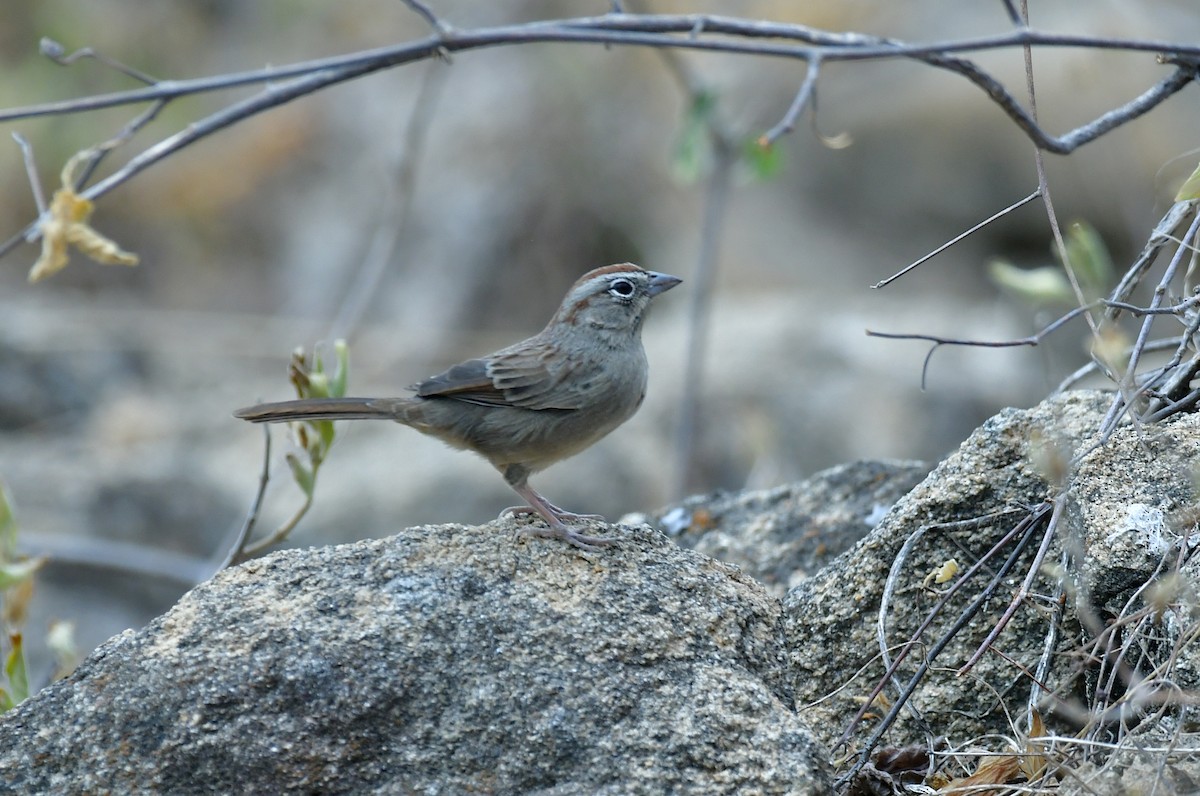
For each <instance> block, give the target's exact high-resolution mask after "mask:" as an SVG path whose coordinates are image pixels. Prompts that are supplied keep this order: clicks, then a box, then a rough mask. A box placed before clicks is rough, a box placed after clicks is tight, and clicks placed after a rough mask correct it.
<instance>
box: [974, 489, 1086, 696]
mask: <svg viewBox="0 0 1200 796" xmlns="http://www.w3.org/2000/svg"><path fill="white" fill-rule="evenodd" d="M1066 502H1067V498H1066V493H1065V492H1064V493H1063V494H1061V495H1059V496H1058V497H1057V498H1056V499H1055V500H1054V510H1053V512H1052V513H1051V514H1050V521H1049V522H1048V523H1046V530H1045V532H1044V533H1043V534H1042V544H1041V546H1040V547H1038V551H1037V555H1035V556H1034V557H1033V562H1032V563H1031V564H1030V565H1029V569H1028V570H1027V571H1026V573H1025V580H1024V581H1022V582H1021V588H1020V589H1019V590H1018V591H1017V593H1016V594H1015V595H1013V598H1012V601H1011V602H1009V604H1008V608H1006V609H1005V610H1004V613H1003V614H1001V616H1000V618H999V619H998V620H996V623H995V624H994V625H993V626H992V629H991V631H989V632H988V634H987V637H986V638H985V639H984V640H983V643H982V644H980V645H979V649H977V650H975V654H974V655H972V656H971V657H970V658H968V659H967V662H966V663H964V664H963V665H962V666H960V667H959V669H958V672H957V674H958V676H959V677H962V676H963V675H964V674H966V673H967V672H969V671H971V669H973V668H974V667H975V664H976V663H978V662H979V659H980V658H982V657H983V653H985V652H987V651H988V649H990V648H991V646H992V644H993V643H994V642H995V641H996V638H997V637H998V636H999V635H1000V633H1001V632H1003V630H1004V628H1005V627H1007V626H1008V623H1009V621H1010V620H1011V619H1012V617H1013V614H1015V613H1016V612H1017V609H1018V608H1019V607H1021V604H1022V603H1023V602H1024V601H1025V600H1026V598H1028V597H1029V594H1030V589H1031V588H1032V586H1033V579H1034V578H1035V577H1037V575H1038V573H1039V572H1040V571H1041V569H1042V562H1043V561H1044V560H1045V559H1046V553H1048V552H1049V551H1050V543H1051V542H1052V541H1053V540H1054V534H1055V531H1057V530H1058V523H1059V522H1060V521H1061V520H1062V512H1063V508H1064V507H1065V506H1066Z"/></svg>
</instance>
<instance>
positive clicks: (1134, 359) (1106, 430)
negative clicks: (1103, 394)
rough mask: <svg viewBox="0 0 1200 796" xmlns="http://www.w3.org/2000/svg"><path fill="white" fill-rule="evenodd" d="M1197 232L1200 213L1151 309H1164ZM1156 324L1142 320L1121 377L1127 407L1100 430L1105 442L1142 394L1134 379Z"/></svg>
mask: <svg viewBox="0 0 1200 796" xmlns="http://www.w3.org/2000/svg"><path fill="white" fill-rule="evenodd" d="M1197 231H1200V214H1197V215H1196V218H1195V219H1194V220H1193V221H1192V224H1191V226H1189V227H1188V231H1187V233H1186V234H1185V235H1184V236H1183V239H1182V241H1181V242H1180V244H1179V247H1178V248H1177V249H1176V250H1175V255H1174V256H1173V257H1172V258H1171V261H1170V263H1168V264H1167V267H1166V270H1165V271H1164V273H1163V276H1162V278H1161V279H1160V280H1159V282H1158V286H1157V287H1155V289H1154V295H1153V296H1152V297H1151V299H1150V305H1149V306H1150V309H1151V310H1155V309H1157V308H1158V307H1160V306H1162V302H1163V299H1164V298H1165V297H1166V294H1167V288H1168V287H1169V286H1170V284H1171V281H1172V280H1173V279H1174V278H1175V272H1176V271H1177V270H1178V269H1179V264H1180V262H1181V261H1182V260H1183V255H1184V253H1185V252H1186V251H1187V250H1188V249H1187V246H1188V245H1190V242H1191V241H1193V240H1195V238H1196V233H1197ZM1153 324H1154V315H1152V314H1150V315H1147V316H1146V317H1145V318H1143V319H1142V326H1141V329H1139V330H1138V336H1137V340H1136V341H1135V342H1134V344H1133V347H1132V349H1131V352H1130V354H1129V364H1128V365H1127V369H1126V371H1125V375H1124V376H1123V377H1122V379H1121V383H1120V385H1119V386H1120V394H1119V395H1118V400H1120V401H1121V402H1122V403H1123V404H1124V406H1122V407H1119V408H1117V410H1116V411H1112V410H1110V411H1109V413H1108V415H1107V416H1106V417H1105V419H1104V423H1103V424H1102V425H1101V427H1100V438H1101V439H1102V440H1103V439H1107V438H1108V437H1109V435H1111V434H1112V432H1113V430H1114V429H1116V426H1117V422H1118V421H1119V420H1120V417H1121V415H1123V414H1124V411H1125V410H1126V409H1128V408H1129V407H1131V406H1132V405H1133V401H1134V399H1135V398H1136V396H1137V394H1138V393H1139V392H1140V390H1139V389H1138V388H1137V386H1136V385H1135V383H1134V379H1135V376H1136V374H1137V366H1138V363H1139V362H1140V361H1141V357H1142V353H1143V352H1144V351H1145V348H1146V341H1147V340H1148V338H1149V336H1150V328H1151V326H1153ZM1127 391H1129V392H1127Z"/></svg>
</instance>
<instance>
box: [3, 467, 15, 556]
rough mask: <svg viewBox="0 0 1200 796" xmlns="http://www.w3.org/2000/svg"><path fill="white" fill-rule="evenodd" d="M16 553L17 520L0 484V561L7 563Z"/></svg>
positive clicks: (9, 500) (9, 499)
mask: <svg viewBox="0 0 1200 796" xmlns="http://www.w3.org/2000/svg"><path fill="white" fill-rule="evenodd" d="M16 553H17V518H16V515H15V514H13V510H12V498H10V497H9V496H8V490H7V489H5V487H4V484H3V483H0V561H7V560H9V559H11V558H12V557H13V556H15V555H16Z"/></svg>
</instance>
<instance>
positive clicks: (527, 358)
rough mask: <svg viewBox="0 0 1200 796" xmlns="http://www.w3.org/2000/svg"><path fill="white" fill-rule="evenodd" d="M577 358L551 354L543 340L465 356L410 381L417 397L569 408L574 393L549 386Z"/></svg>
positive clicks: (573, 367) (575, 403) (574, 366)
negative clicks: (422, 378) (480, 356)
mask: <svg viewBox="0 0 1200 796" xmlns="http://www.w3.org/2000/svg"><path fill="white" fill-rule="evenodd" d="M578 370H579V363H576V362H570V361H566V360H563V359H561V358H559V357H557V356H556V355H553V354H552V353H551V352H550V351H549V350H547V349H546V348H545V347H544V345H541V344H539V345H518V346H513V347H512V348H509V349H505V350H503V351H498V352H497V353H495V354H493V355H492V356H490V357H488V358H487V359H468V360H467V361H466V362H460V363H459V364H457V365H454V366H453V367H451V368H449V369H448V370H446V371H445V372H444V373H439V374H438V375H436V376H431V377H430V378H428V379H426V380H425V381H423V382H421V383H419V384H416V385H414V386H413V389H414V390H416V393H417V395H419V396H420V397H422V398H450V399H453V400H456V401H464V402H466V403H473V404H479V405H481V406H516V407H521V408H523V409H534V410H555V409H557V410H571V409H579V408H581V406H582V402H581V401H580V396H578V395H563V394H561V391H558V390H556V389H555V388H556V387H557V386H558V385H559V383H561V381H562V380H563V379H564V378H565V377H567V376H568V375H570V374H573V373H575V372H576V371H578Z"/></svg>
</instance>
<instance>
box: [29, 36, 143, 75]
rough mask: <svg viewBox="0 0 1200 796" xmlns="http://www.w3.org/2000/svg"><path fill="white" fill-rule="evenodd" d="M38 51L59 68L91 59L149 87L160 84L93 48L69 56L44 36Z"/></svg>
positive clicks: (52, 40) (63, 48) (63, 49)
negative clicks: (83, 59)
mask: <svg viewBox="0 0 1200 796" xmlns="http://www.w3.org/2000/svg"><path fill="white" fill-rule="evenodd" d="M38 51H39V52H41V54H42V55H44V56H46V57H47V58H49V59H50V60H51V61H53V62H54V63H56V64H58V65H59V66H71V65H73V64H74V63H75V62H76V61H78V60H80V59H81V58H91V59H92V60H95V61H99V62H100V63H102V64H104V65H105V66H107V67H108V68H109V69H113V70H115V71H117V72H120V73H121V74H123V75H126V76H127V77H132V78H133V79H134V80H137V81H140V82H142V83H145V84H146V85H147V86H153V85H155V84H157V83H158V80H156V79H155V78H153V77H151V76H150V75H148V74H146V73H145V72H143V71H141V70H140V69H135V68H133V67H132V66H129V65H128V64H123V63H121V62H120V61H118V60H116V59H115V58H109V57H108V56H107V55H104V54H103V53H101V52H97V51H96V50H93V49H92V48H91V47H84V48H83V49H82V50H76V51H75V52H73V53H71V54H70V55H67V54H66V52H67V51H66V48H65V47H63V46H62V45H61V44H59V43H58V42H56V41H55V40H54V39H51V38H50V37H48V36H44V37H42V40H41V41H40V42H38Z"/></svg>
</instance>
